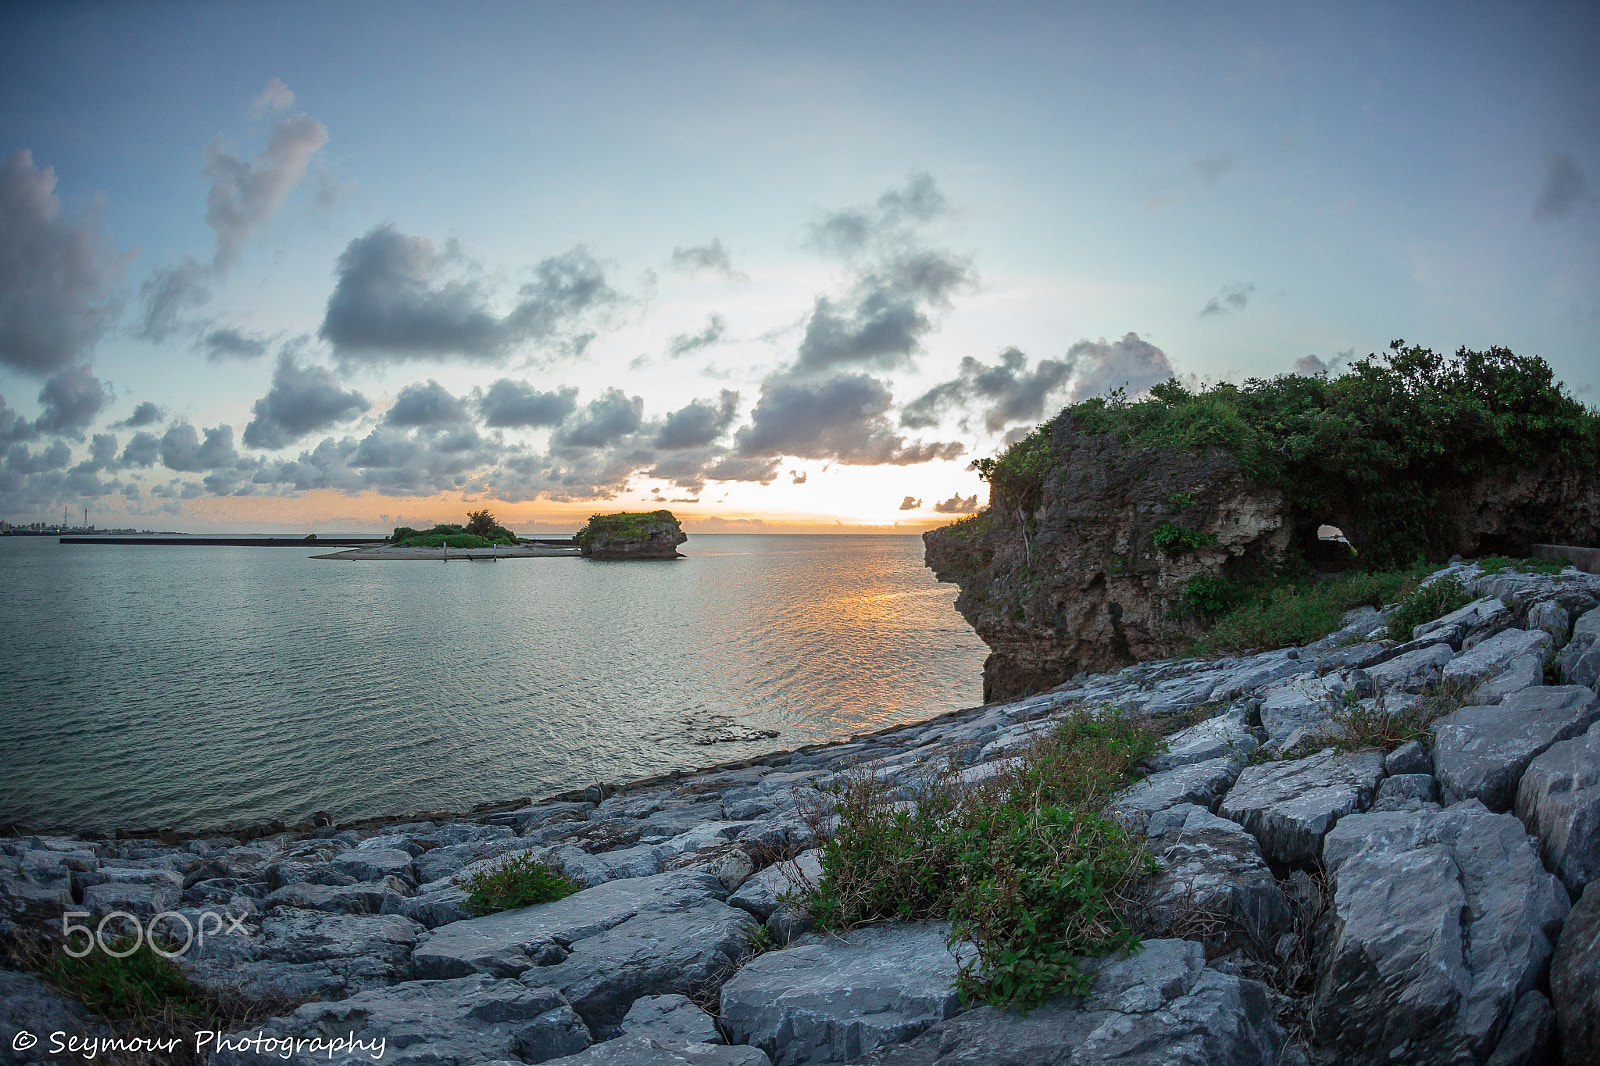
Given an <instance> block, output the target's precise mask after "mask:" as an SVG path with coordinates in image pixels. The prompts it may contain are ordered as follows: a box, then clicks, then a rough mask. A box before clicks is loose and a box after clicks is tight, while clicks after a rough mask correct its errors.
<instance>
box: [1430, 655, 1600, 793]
mask: <svg viewBox="0 0 1600 1066" xmlns="http://www.w3.org/2000/svg"><path fill="white" fill-rule="evenodd" d="M1597 717H1600V700H1597V699H1596V698H1595V694H1594V693H1593V692H1590V691H1589V690H1588V689H1584V688H1579V687H1577V686H1575V685H1558V686H1554V687H1546V686H1540V687H1538V688H1530V689H1524V690H1522V691H1521V692H1516V693H1513V694H1512V695H1510V696H1508V697H1506V699H1505V700H1504V701H1503V702H1501V703H1499V704H1496V705H1495V706H1493V707H1462V708H1461V709H1460V710H1457V711H1455V712H1454V713H1452V714H1449V715H1446V716H1445V717H1444V718H1441V719H1439V720H1438V721H1437V722H1435V723H1433V726H1432V733H1433V773H1434V776H1435V777H1437V778H1438V779H1439V794H1440V798H1441V800H1442V801H1443V803H1444V804H1445V805H1446V806H1449V805H1450V804H1452V803H1459V802H1461V801H1462V800H1464V799H1469V798H1470V799H1478V800H1482V801H1483V805H1484V806H1485V807H1488V808H1489V809H1490V810H1493V811H1506V810H1510V809H1511V806H1512V804H1513V803H1514V802H1516V798H1517V782H1518V781H1520V780H1521V778H1522V773H1523V771H1524V770H1526V769H1527V768H1528V764H1529V763H1531V762H1532V761H1533V759H1534V757H1535V756H1537V755H1539V754H1540V753H1541V752H1543V751H1544V750H1545V749H1546V748H1548V747H1550V745H1552V744H1554V743H1556V742H1557V741H1560V740H1568V739H1570V738H1572V737H1575V736H1578V735H1579V734H1581V733H1583V732H1584V731H1585V730H1586V729H1588V728H1589V726H1590V725H1591V724H1592V723H1593V722H1594V721H1595V719H1596V718H1597Z"/></svg>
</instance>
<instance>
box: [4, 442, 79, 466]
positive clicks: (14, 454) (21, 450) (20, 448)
mask: <svg viewBox="0 0 1600 1066" xmlns="http://www.w3.org/2000/svg"><path fill="white" fill-rule="evenodd" d="M71 459H72V449H70V448H68V447H67V445H66V442H64V441H59V440H58V441H55V442H54V443H52V444H51V445H50V446H49V447H48V448H42V449H40V450H39V451H37V452H35V451H32V450H30V449H29V448H28V446H27V445H26V444H20V443H19V444H13V445H12V446H11V447H10V448H8V449H6V469H8V470H10V471H12V472H13V473H17V474H38V473H43V472H44V471H46V470H61V469H63V468H64V467H66V465H67V463H68V462H69V461H71Z"/></svg>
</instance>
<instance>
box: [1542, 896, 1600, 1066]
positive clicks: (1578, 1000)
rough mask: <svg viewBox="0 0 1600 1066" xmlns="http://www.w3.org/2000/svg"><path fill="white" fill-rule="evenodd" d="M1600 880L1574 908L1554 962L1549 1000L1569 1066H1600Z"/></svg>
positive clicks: (1563, 932)
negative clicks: (1598, 977) (1598, 978)
mask: <svg viewBox="0 0 1600 1066" xmlns="http://www.w3.org/2000/svg"><path fill="white" fill-rule="evenodd" d="M1597 974H1600V881H1594V882H1590V884H1589V887H1588V888H1586V889H1584V892H1583V896H1582V898H1581V899H1579V900H1578V905H1577V906H1575V907H1573V908H1572V913H1571V915H1569V916H1568V918H1567V924H1566V926H1565V927H1564V928H1563V929H1562V930H1561V940H1560V942H1559V943H1558V944H1557V945H1556V953H1555V958H1554V959H1552V960H1551V962H1550V1002H1551V1005H1552V1006H1554V1007H1555V1011H1556V1028H1557V1030H1558V1031H1559V1033H1560V1034H1561V1061H1562V1063H1563V1064H1564V1066H1600V980H1596V979H1595V977H1596V975H1597Z"/></svg>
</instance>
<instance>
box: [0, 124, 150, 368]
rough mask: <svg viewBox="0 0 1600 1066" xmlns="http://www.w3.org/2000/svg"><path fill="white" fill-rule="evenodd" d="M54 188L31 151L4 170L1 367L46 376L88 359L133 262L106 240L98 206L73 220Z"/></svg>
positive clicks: (52, 177) (0, 180) (0, 172)
mask: <svg viewBox="0 0 1600 1066" xmlns="http://www.w3.org/2000/svg"><path fill="white" fill-rule="evenodd" d="M55 187H56V174H55V170H54V168H52V167H45V168H43V169H38V168H35V167H34V165H33V153H32V152H30V151H28V150H27V149H26V148H24V149H22V150H21V151H18V152H16V153H15V154H14V155H12V156H11V158H10V159H8V160H6V162H5V165H4V166H0V365H3V366H7V367H10V368H11V369H13V370H20V371H22V372H23V373H27V374H36V375H39V376H41V377H42V376H44V375H46V374H49V373H51V372H53V371H56V370H59V369H61V368H62V367H65V366H68V365H70V364H72V363H75V362H78V361H79V360H81V359H83V358H85V357H87V356H88V354H89V353H90V351H91V350H92V349H93V348H94V346H95V344H96V343H97V342H98V341H99V340H100V337H101V335H102V334H103V333H104V332H105V330H106V327H107V326H108V325H109V324H110V322H111V319H112V318H113V316H114V315H115V314H116V312H117V301H116V299H115V297H114V295H113V293H112V289H113V288H114V287H115V286H116V284H117V283H118V282H119V281H120V280H121V279H122V275H123V272H124V270H125V269H126V268H127V264H128V262H129V261H130V260H131V259H132V258H133V257H132V255H127V256H124V255H121V254H120V253H118V252H117V251H116V249H115V248H113V247H112V246H111V245H110V244H109V243H105V242H103V241H102V240H101V237H100V209H99V206H98V204H96V205H93V206H91V207H89V208H88V209H86V210H84V211H83V212H82V213H81V214H80V215H79V216H78V217H76V218H69V217H67V216H66V215H64V214H63V213H62V210H61V201H60V199H59V198H58V197H57V196H56V195H55Z"/></svg>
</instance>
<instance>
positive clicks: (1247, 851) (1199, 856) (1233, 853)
mask: <svg viewBox="0 0 1600 1066" xmlns="http://www.w3.org/2000/svg"><path fill="white" fill-rule="evenodd" d="M1162 813H1163V815H1164V816H1165V817H1164V818H1163V820H1162V824H1160V825H1154V824H1152V825H1151V826H1150V827H1149V828H1151V829H1160V830H1161V832H1160V835H1159V836H1155V837H1153V838H1152V839H1151V840H1150V851H1151V854H1153V855H1155V857H1156V860H1157V861H1158V862H1159V863H1160V864H1161V872H1160V873H1158V874H1156V875H1155V876H1154V877H1152V878H1150V879H1149V880H1148V881H1146V882H1145V883H1144V884H1143V885H1141V886H1140V892H1141V902H1142V904H1143V906H1144V908H1145V910H1146V914H1147V919H1148V922H1149V925H1150V927H1151V928H1153V929H1154V930H1155V931H1156V932H1157V934H1158V935H1167V936H1176V935H1180V934H1181V933H1182V932H1183V931H1184V922H1185V921H1186V920H1187V919H1189V918H1190V917H1191V916H1192V915H1193V914H1194V913H1195V912H1197V911H1198V912H1203V913H1209V914H1217V915H1222V916H1224V917H1225V918H1227V919H1229V920H1231V921H1232V922H1233V923H1234V924H1235V925H1236V926H1237V927H1238V928H1239V929H1240V930H1242V931H1243V932H1244V933H1246V934H1247V935H1248V936H1250V937H1253V938H1254V939H1255V940H1256V941H1257V942H1260V943H1271V942H1272V941H1273V939H1275V938H1276V937H1277V936H1278V934H1280V933H1282V932H1284V931H1285V930H1287V929H1288V927H1289V925H1290V923H1291V921H1292V919H1293V914H1292V912H1291V911H1290V908H1289V901H1288V899H1287V898H1286V897H1285V896H1284V894H1283V890H1282V889H1281V888H1279V887H1278V882H1277V881H1276V880H1274V879H1273V876H1272V870H1271V869H1270V868H1268V866H1267V864H1266V861H1265V860H1264V859H1263V858H1262V857H1261V847H1260V845H1259V844H1257V843H1256V839H1255V837H1253V836H1251V835H1250V834H1249V833H1247V832H1246V831H1245V830H1244V828H1243V827H1242V826H1240V825H1238V824H1237V823H1236V822H1231V821H1229V820H1227V819H1226V818H1218V817H1217V816H1216V815H1214V814H1211V813H1210V812H1208V811H1207V810H1206V809H1205V808H1204V807H1196V806H1193V805H1187V806H1181V807H1173V808H1171V809H1170V810H1167V811H1164V812H1162ZM1180 816H1181V820H1180Z"/></svg>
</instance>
